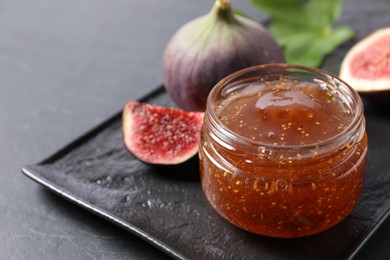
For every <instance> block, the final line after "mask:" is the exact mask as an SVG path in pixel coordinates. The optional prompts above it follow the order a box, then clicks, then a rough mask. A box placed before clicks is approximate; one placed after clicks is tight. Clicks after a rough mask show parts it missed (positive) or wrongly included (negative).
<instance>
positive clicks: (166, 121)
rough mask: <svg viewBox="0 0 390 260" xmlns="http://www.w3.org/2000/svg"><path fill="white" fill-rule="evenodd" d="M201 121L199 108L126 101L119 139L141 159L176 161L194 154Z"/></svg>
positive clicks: (180, 162) (158, 161)
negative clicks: (197, 110)
mask: <svg viewBox="0 0 390 260" xmlns="http://www.w3.org/2000/svg"><path fill="white" fill-rule="evenodd" d="M202 124H203V113H202V112H187V111H184V110H180V109H177V108H169V107H160V106H155V105H150V104H146V103H141V102H136V101H128V102H126V104H125V105H124V107H123V112H122V137H123V143H124V145H125V147H126V149H127V150H128V151H129V152H131V153H132V154H133V155H134V156H135V157H136V158H138V159H139V160H141V161H143V162H145V163H148V164H152V165H156V166H163V165H179V164H183V163H185V162H187V161H191V160H190V159H191V158H194V157H197V156H196V155H197V153H198V141H199V135H200V129H201V127H202Z"/></svg>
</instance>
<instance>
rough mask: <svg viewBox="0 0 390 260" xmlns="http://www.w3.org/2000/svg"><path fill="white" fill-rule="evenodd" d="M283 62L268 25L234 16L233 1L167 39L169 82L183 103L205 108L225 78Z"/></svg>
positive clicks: (194, 108) (186, 106)
mask: <svg viewBox="0 0 390 260" xmlns="http://www.w3.org/2000/svg"><path fill="white" fill-rule="evenodd" d="M284 62H285V60H284V57H283V53H282V50H281V48H280V47H279V45H278V44H277V43H276V41H275V40H274V39H273V37H272V36H271V35H270V34H269V33H268V32H267V31H266V29H265V28H264V27H263V26H261V25H260V24H258V23H257V22H255V21H252V20H250V19H248V18H245V17H241V16H237V15H234V14H233V12H232V8H231V5H230V2H229V1H221V0H217V1H216V2H215V4H214V6H213V8H212V10H211V11H210V13H209V14H206V15H204V16H202V17H199V18H197V19H195V20H192V21H190V22H189V23H187V24H185V25H184V26H183V27H181V28H180V29H179V30H178V31H177V32H176V34H175V35H174V36H173V37H172V39H171V40H170V42H169V43H168V46H167V47H166V49H165V53H164V57H163V76H164V83H165V87H166V90H167V92H168V93H169V94H170V96H171V97H172V99H173V100H174V101H175V102H176V103H177V104H178V105H179V106H180V107H181V108H183V109H185V110H190V111H204V110H205V108H206V100H207V96H208V94H209V92H210V91H211V89H212V88H213V87H214V86H215V85H216V84H217V83H218V82H219V81H220V80H222V79H223V78H224V77H226V76H228V75H230V74H232V73H233V72H236V71H238V70H240V69H243V68H246V67H250V66H255V65H261V64H266V63H284Z"/></svg>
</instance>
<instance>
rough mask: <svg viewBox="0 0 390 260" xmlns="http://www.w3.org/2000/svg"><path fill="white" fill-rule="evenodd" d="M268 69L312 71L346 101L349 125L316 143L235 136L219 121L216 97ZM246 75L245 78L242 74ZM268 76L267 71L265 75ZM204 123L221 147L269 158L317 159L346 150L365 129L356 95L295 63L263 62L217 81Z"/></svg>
mask: <svg viewBox="0 0 390 260" xmlns="http://www.w3.org/2000/svg"><path fill="white" fill-rule="evenodd" d="M269 68H271V73H270V74H275V73H276V72H279V73H281V74H285V70H286V68H289V69H295V70H300V71H305V72H306V71H308V72H309V73H312V74H313V78H315V80H317V81H321V82H323V83H324V84H327V85H329V86H331V87H332V89H333V90H332V91H335V92H337V95H338V96H339V97H340V98H341V99H342V100H343V102H345V103H347V104H348V107H349V109H350V113H351V116H352V119H351V121H350V123H349V124H348V126H346V127H345V129H344V130H343V131H341V132H339V133H338V134H336V135H334V136H332V137H330V138H328V139H324V140H322V141H319V142H316V143H309V144H304V145H273V144H269V143H263V142H258V141H254V140H251V139H248V138H245V137H243V136H241V135H238V134H237V133H235V132H234V131H232V130H231V129H229V128H228V127H227V126H226V125H224V124H223V123H222V121H221V120H220V118H219V115H218V113H217V111H216V107H218V104H217V100H218V96H220V95H221V93H222V92H228V91H229V89H232V88H235V87H237V86H238V84H240V85H242V84H248V83H251V82H254V81H259V80H263V79H264V77H265V74H264V75H262V74H256V71H258V70H260V71H261V70H265V69H269ZM245 75H247V76H248V77H245ZM267 75H268V74H267ZM205 126H206V128H207V130H208V131H209V135H210V138H211V139H212V141H213V142H215V143H216V144H217V145H218V146H219V147H221V148H222V149H226V151H236V152H237V151H245V152H246V153H248V154H256V155H259V156H265V157H267V156H268V157H269V156H272V155H275V156H281V155H280V154H283V156H284V157H286V158H290V160H295V159H298V160H301V159H305V158H311V159H313V158H319V157H321V156H326V154H328V153H331V152H332V151H333V152H334V151H335V150H340V151H342V150H346V149H348V148H349V147H351V146H353V145H354V144H355V143H356V142H357V141H359V140H361V138H362V135H363V134H364V132H365V122H364V116H363V104H362V101H361V99H360V97H359V96H358V94H357V93H356V92H355V91H354V90H353V89H352V88H351V87H350V86H348V85H347V84H346V83H344V82H342V81H341V80H339V79H337V78H336V77H334V76H333V75H331V74H329V73H326V72H324V71H321V70H317V69H311V68H306V67H302V66H295V65H282V64H275V65H266V66H256V67H252V68H249V69H244V70H242V71H239V72H237V73H235V74H233V75H231V76H229V77H227V78H225V79H224V80H222V81H221V82H219V83H218V84H217V85H216V86H215V87H214V89H213V90H212V92H211V93H210V95H209V98H208V103H207V108H206V113H205Z"/></svg>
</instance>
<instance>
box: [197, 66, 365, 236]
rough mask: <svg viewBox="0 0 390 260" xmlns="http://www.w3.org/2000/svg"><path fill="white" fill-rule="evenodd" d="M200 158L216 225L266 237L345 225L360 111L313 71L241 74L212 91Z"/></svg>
mask: <svg viewBox="0 0 390 260" xmlns="http://www.w3.org/2000/svg"><path fill="white" fill-rule="evenodd" d="M199 156H200V173H201V182H202V187H203V190H204V193H205V194H206V197H207V199H208V201H209V202H210V203H211V205H212V206H213V207H214V208H215V209H216V211H217V212H218V213H219V214H220V215H221V216H223V217H224V218H225V219H227V220H228V221H230V222H231V223H233V224H234V225H236V226H238V227H240V228H242V229H244V230H247V231H250V232H253V233H257V234H261V235H265V236H271V237H283V238H290V237H300V236H306V235H310V234H314V233H317V232H320V231H323V230H325V229H328V228H330V227H332V226H334V225H335V224H337V223H338V222H340V221H341V220H342V219H344V218H345V217H346V216H347V215H348V214H349V213H350V212H351V210H352V209H353V208H354V207H355V205H356V203H357V202H358V199H359V197H360V194H361V190H362V186H363V178H364V173H365V164H366V158H367V134H366V131H365V119H364V116H363V104H362V101H361V99H360V97H359V95H358V94H357V93H356V92H355V91H354V90H353V89H352V88H351V87H350V86H348V85H347V84H346V83H345V82H343V81H341V80H340V79H338V78H337V77H335V76H333V75H331V74H329V73H327V72H324V71H321V70H318V69H313V68H307V67H303V66H296V65H287V64H271V65H261V66H255V67H250V68H247V69H244V70H241V71H238V72H236V73H234V74H232V75H230V76H228V77H226V78H225V79H223V80H222V81H220V82H219V83H218V84H217V85H216V86H215V87H214V88H213V90H212V91H211V93H210V95H209V97H208V100H207V109H206V112H205V117H204V125H203V128H202V132H201V137H200V144H199Z"/></svg>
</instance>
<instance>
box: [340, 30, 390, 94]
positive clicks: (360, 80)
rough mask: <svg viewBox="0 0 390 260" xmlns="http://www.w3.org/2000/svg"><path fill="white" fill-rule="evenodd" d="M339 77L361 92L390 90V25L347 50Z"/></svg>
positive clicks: (372, 92)
mask: <svg viewBox="0 0 390 260" xmlns="http://www.w3.org/2000/svg"><path fill="white" fill-rule="evenodd" d="M340 78H341V79H343V80H344V81H346V82H347V83H348V84H350V85H351V86H352V87H353V88H354V89H355V90H356V91H358V92H359V93H361V94H374V93H378V92H380V93H384V92H389V91H390V27H389V28H383V29H379V30H377V31H375V32H374V33H372V34H371V35H369V36H367V37H366V38H364V39H363V40H361V41H360V42H358V43H357V44H355V45H354V46H353V47H352V48H351V50H349V52H348V53H347V55H346V56H345V57H344V60H343V62H342V64H341V68H340Z"/></svg>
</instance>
